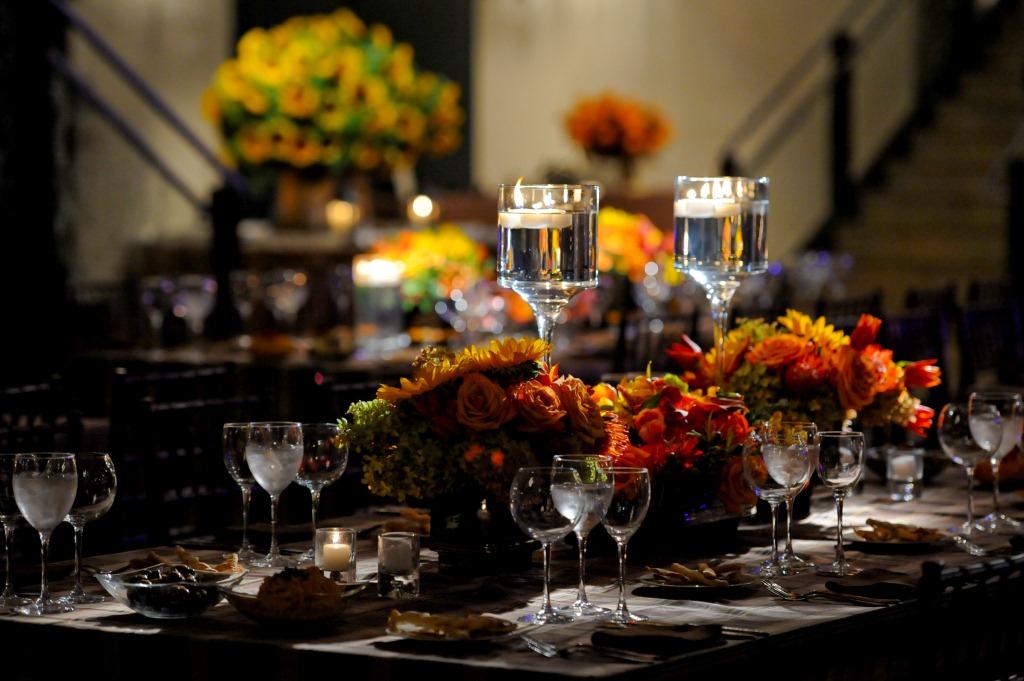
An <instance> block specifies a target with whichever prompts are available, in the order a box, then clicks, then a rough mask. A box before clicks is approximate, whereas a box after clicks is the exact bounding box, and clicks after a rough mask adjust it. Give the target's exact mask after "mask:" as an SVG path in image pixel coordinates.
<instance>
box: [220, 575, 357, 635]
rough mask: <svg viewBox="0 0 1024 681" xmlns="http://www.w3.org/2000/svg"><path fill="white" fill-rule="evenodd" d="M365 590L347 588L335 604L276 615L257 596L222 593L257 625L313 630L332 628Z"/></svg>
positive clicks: (229, 591)
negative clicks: (331, 624) (355, 598)
mask: <svg viewBox="0 0 1024 681" xmlns="http://www.w3.org/2000/svg"><path fill="white" fill-rule="evenodd" d="M365 588H366V585H365V584H355V585H351V586H344V587H342V592H341V594H340V595H339V596H338V597H337V598H336V599H334V600H333V602H327V601H326V600H325V601H324V603H322V604H321V607H317V608H315V609H312V610H306V611H302V610H287V611H274V610H270V609H268V608H266V607H265V606H264V604H263V603H261V602H260V600H259V599H258V598H257V597H256V594H254V593H251V592H245V591H238V590H236V589H229V588H222V589H221V591H222V592H223V593H224V596H225V597H227V599H228V602H229V603H231V605H233V606H234V607H235V609H236V610H238V612H240V613H242V614H243V615H245V616H246V617H248V618H249V619H251V620H252V621H253V622H256V623H257V624H263V625H270V626H296V625H297V626H310V625H324V624H329V623H331V622H334V621H335V620H337V619H338V618H340V617H341V614H342V613H343V612H344V611H345V609H346V608H348V605H349V602H350V601H351V600H352V598H353V597H355V596H356V595H358V594H359V593H361V592H362V591H363V589H365ZM326 598H327V597H326V596H325V599H326Z"/></svg>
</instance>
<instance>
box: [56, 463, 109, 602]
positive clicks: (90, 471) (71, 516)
mask: <svg viewBox="0 0 1024 681" xmlns="http://www.w3.org/2000/svg"><path fill="white" fill-rule="evenodd" d="M75 466H76V467H77V468H78V490H77V491H76V493H75V501H74V504H73V505H72V506H71V511H70V512H69V513H68V514H67V517H66V518H64V519H65V520H66V521H68V522H69V523H70V524H71V527H72V528H73V529H74V531H75V585H74V587H72V589H71V591H70V592H69V593H68V594H67V595H65V596H62V597H61V598H60V601H61V602H62V603H69V604H85V603H102V602H103V601H105V600H108V599H107V597H105V596H98V595H92V594H87V593H85V590H84V589H82V545H83V542H84V539H85V524H86V523H91V522H92V521H94V520H99V519H100V518H102V517H103V516H104V515H106V513H107V511H109V510H110V507H111V506H113V505H114V495H115V494H117V473H116V472H115V471H114V462H113V461H111V460H110V455H109V454H104V453H102V452H87V453H84V454H75Z"/></svg>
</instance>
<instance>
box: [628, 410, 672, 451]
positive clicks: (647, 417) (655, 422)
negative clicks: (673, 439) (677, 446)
mask: <svg viewBox="0 0 1024 681" xmlns="http://www.w3.org/2000/svg"><path fill="white" fill-rule="evenodd" d="M633 427H634V428H636V432H637V433H639V435H640V439H641V440H643V441H644V442H645V443H646V444H654V443H656V442H662V441H663V440H664V439H665V416H664V414H662V413H661V410H660V409H644V410H643V411H641V412H640V413H639V414H637V415H636V416H635V417H634V418H633Z"/></svg>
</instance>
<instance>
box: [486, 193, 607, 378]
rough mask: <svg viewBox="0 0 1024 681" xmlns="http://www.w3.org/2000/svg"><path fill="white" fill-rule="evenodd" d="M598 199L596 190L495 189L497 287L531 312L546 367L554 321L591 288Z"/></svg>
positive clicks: (594, 274)
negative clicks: (520, 299)
mask: <svg viewBox="0 0 1024 681" xmlns="http://www.w3.org/2000/svg"><path fill="white" fill-rule="evenodd" d="M599 193H600V192H599V189H598V187H597V186H596V185H569V184H566V185H559V184H545V185H523V184H519V183H518V182H517V183H516V184H515V185H507V184H503V185H501V186H499V187H498V283H499V284H501V285H502V286H504V287H505V288H510V289H512V290H513V291H515V292H516V293H518V294H519V295H520V296H522V297H523V300H525V301H526V302H527V303H528V304H529V305H530V307H531V308H533V313H534V316H535V317H536V318H537V332H538V334H539V335H540V337H541V339H542V340H544V341H545V342H547V344H548V352H547V353H546V354H545V356H544V361H545V362H547V363H548V364H550V363H551V351H550V348H551V347H552V345H551V337H552V334H553V333H554V330H555V319H556V317H558V314H559V313H560V312H561V311H562V310H563V309H564V308H565V306H566V305H567V304H568V303H569V301H570V300H571V299H572V297H573V296H575V295H576V294H577V293H579V292H580V291H583V290H585V289H588V288H595V287H596V286H597V280H598V270H597V210H598V204H599Z"/></svg>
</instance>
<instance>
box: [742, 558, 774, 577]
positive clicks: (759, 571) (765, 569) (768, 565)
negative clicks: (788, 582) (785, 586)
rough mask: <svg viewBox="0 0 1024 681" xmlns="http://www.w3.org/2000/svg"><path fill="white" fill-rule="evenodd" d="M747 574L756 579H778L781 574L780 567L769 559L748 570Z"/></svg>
mask: <svg viewBox="0 0 1024 681" xmlns="http://www.w3.org/2000/svg"><path fill="white" fill-rule="evenodd" d="M748 572H749V573H750V574H752V575H755V576H757V577H778V576H780V575H782V574H783V573H782V565H781V564H780V563H778V562H776V561H774V560H771V559H770V558H769V559H768V560H765V561H762V562H761V564H760V565H755V566H754V567H752V568H750V570H749V571H748Z"/></svg>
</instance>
